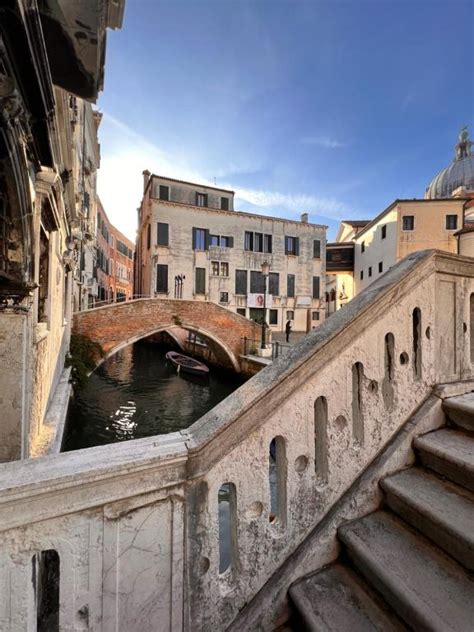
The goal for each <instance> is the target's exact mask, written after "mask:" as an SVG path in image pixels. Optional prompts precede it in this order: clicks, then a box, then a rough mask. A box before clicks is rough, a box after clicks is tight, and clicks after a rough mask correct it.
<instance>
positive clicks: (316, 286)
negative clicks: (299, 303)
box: [313, 276, 320, 298]
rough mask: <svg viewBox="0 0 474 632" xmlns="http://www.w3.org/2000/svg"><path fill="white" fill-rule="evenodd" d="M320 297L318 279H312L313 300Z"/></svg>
mask: <svg viewBox="0 0 474 632" xmlns="http://www.w3.org/2000/svg"><path fill="white" fill-rule="evenodd" d="M319 296H320V278H319V277H318V276H317V277H313V298H319Z"/></svg>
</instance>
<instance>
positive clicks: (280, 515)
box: [268, 437, 287, 526]
mask: <svg viewBox="0 0 474 632" xmlns="http://www.w3.org/2000/svg"><path fill="white" fill-rule="evenodd" d="M268 452H269V453H268V481H269V485H270V514H269V520H270V522H274V523H276V522H278V524H280V525H283V526H284V525H285V524H286V480H287V460H286V446H285V440H284V438H283V437H275V438H274V439H272V440H271V441H270V446H269V451H268Z"/></svg>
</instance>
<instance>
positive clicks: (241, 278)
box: [235, 270, 247, 294]
mask: <svg viewBox="0 0 474 632" xmlns="http://www.w3.org/2000/svg"><path fill="white" fill-rule="evenodd" d="M235 293H236V294H247V270H236V271H235Z"/></svg>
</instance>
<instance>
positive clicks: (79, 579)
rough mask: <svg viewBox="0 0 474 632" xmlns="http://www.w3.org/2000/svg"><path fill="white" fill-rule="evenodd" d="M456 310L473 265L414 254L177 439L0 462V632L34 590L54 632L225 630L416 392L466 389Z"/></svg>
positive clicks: (38, 610)
mask: <svg viewBox="0 0 474 632" xmlns="http://www.w3.org/2000/svg"><path fill="white" fill-rule="evenodd" d="M473 296H474V263H473V261H472V260H470V259H468V258H463V257H457V256H454V255H449V254H443V253H436V252H432V251H428V252H422V253H416V254H415V255H411V256H409V257H407V258H406V259H405V260H403V261H402V262H400V263H399V264H397V265H396V266H394V267H393V268H392V269H391V270H390V271H389V272H388V273H386V274H385V275H383V276H382V277H381V278H380V279H379V280H378V281H376V282H375V283H374V284H373V285H371V286H370V287H369V288H368V289H367V290H365V291H364V292H362V293H361V294H360V295H359V296H357V297H356V298H355V299H353V300H352V301H351V302H350V303H349V304H348V305H346V306H345V308H344V310H340V311H338V312H337V313H335V314H334V315H333V316H331V318H330V319H328V320H327V321H325V322H324V323H323V324H322V325H321V326H320V327H319V328H318V329H317V330H315V331H314V332H311V333H310V334H309V335H308V336H306V337H305V338H304V339H303V340H302V341H301V342H300V343H298V344H296V345H294V346H292V347H291V348H290V349H288V350H286V353H285V355H284V356H280V357H278V358H276V359H275V361H274V362H273V363H272V364H271V365H270V366H268V367H267V368H266V369H265V370H263V371H261V372H260V373H258V374H257V375H256V376H255V377H254V378H252V380H249V381H248V382H246V383H245V384H244V385H243V386H242V387H240V389H238V390H237V391H236V392H235V393H233V394H232V395H231V396H230V397H228V398H227V399H225V400H223V401H222V402H221V403H220V404H219V405H218V406H216V407H215V408H214V409H213V410H211V411H210V412H209V413H207V414H206V415H205V416H204V417H202V418H201V419H200V420H198V421H197V422H196V423H195V424H193V425H192V426H191V427H190V428H189V429H187V430H185V431H183V432H180V433H173V434H171V435H165V436H161V437H152V438H148V439H141V440H136V441H131V442H127V443H121V444H115V445H109V446H102V447H98V448H91V449H88V450H79V451H77V452H72V453H65V454H61V455H58V456H54V457H46V458H42V459H37V460H35V461H29V462H17V463H11V464H4V465H1V466H0V529H1V531H2V539H1V543H0V558H1V559H2V563H1V565H0V593H1V594H0V629H2V630H15V632H17V631H20V630H35V629H36V627H35V625H36V622H37V620H39V619H40V618H41V617H44V616H46V615H45V610H44V599H43V597H42V595H43V594H44V591H45V590H46V589H48V588H49V589H50V591H51V593H50V594H51V595H52V596H53V597H54V598H53V599H52V600H51V603H50V604H49V606H48V607H49V608H50V609H52V610H54V612H53V613H52V614H51V612H49V611H48V612H46V614H47V615H48V616H53V618H54V616H55V617H56V618H57V619H58V620H59V629H75V630H87V629H103V630H109V629H114V630H127V632H128V631H130V632H133V631H135V630H143V629H154V630H181V629H185V630H210V629H215V630H223V629H226V628H227V626H228V625H229V624H230V623H231V622H232V621H233V619H234V618H235V616H236V615H237V613H238V612H239V610H241V609H242V608H243V607H244V606H245V604H246V603H248V602H249V600H251V599H252V598H253V596H255V594H256V593H257V592H258V591H259V590H260V589H261V588H262V586H263V585H264V584H265V582H266V581H267V580H268V579H269V578H270V577H271V576H272V575H273V574H274V573H276V572H277V570H278V568H279V567H280V566H281V564H282V563H283V561H284V560H285V559H286V558H287V557H288V556H289V555H291V553H292V552H293V551H294V550H295V547H297V545H298V544H299V543H301V542H302V541H303V540H304V539H305V538H306V537H307V536H308V534H309V533H310V532H311V530H312V529H314V527H315V525H317V524H318V523H319V522H320V521H321V519H322V518H323V517H324V516H325V515H326V514H327V512H328V511H329V510H330V509H331V507H333V506H334V503H335V502H336V501H337V500H338V499H339V498H340V497H341V495H342V494H344V492H345V491H346V490H347V489H348V488H349V486H350V485H351V483H352V482H353V481H354V480H355V478H356V477H357V476H359V475H360V474H361V472H363V471H364V470H365V469H366V468H367V467H368V465H369V464H370V463H371V461H372V460H373V459H374V458H375V456H376V455H377V454H378V453H379V452H380V451H381V450H382V449H383V448H384V446H386V445H387V443H388V442H389V441H390V440H391V439H392V438H393V437H394V436H395V435H396V434H397V433H398V432H399V431H400V429H401V428H402V427H403V425H404V423H405V422H406V420H407V419H408V417H409V416H410V415H411V414H412V412H413V411H414V410H415V409H416V408H417V407H418V406H419V405H420V404H421V403H422V402H423V401H424V399H425V398H426V397H427V396H428V395H429V393H430V392H431V390H432V388H433V386H434V385H435V384H437V383H440V382H453V381H458V380H462V379H471V378H473V376H474V372H473V366H472V364H471V357H474V355H472V354H471V350H472V349H473V348H474V335H473V334H472V331H473V325H472V322H473V314H472V306H474V300H473ZM32 577H33V578H35V577H36V578H38V577H41V582H38V581H32ZM48 582H49V583H48ZM55 582H56V583H55ZM42 604H43V605H42ZM52 629H54V628H52Z"/></svg>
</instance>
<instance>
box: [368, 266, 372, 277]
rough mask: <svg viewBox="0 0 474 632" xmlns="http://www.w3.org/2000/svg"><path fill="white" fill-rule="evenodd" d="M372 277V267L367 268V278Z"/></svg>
mask: <svg viewBox="0 0 474 632" xmlns="http://www.w3.org/2000/svg"><path fill="white" fill-rule="evenodd" d="M371 276H372V266H369V277H371Z"/></svg>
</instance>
